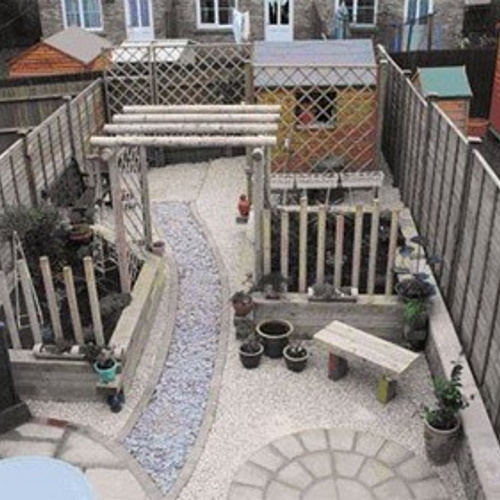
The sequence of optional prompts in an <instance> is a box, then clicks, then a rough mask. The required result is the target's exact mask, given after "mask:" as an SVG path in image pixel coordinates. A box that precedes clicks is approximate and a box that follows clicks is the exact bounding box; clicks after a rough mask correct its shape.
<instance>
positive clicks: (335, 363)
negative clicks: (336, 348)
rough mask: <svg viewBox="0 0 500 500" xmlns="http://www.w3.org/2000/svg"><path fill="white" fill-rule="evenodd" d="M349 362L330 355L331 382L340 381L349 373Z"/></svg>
mask: <svg viewBox="0 0 500 500" xmlns="http://www.w3.org/2000/svg"><path fill="white" fill-rule="evenodd" d="M347 368H348V365H347V360H345V359H344V358H341V357H340V356H336V355H335V354H332V353H330V358H329V359H328V378H329V379H330V380H339V379H341V378H342V377H343V376H344V375H345V374H346V373H347Z"/></svg>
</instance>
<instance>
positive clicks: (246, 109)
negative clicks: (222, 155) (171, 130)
mask: <svg viewBox="0 0 500 500" xmlns="http://www.w3.org/2000/svg"><path fill="white" fill-rule="evenodd" d="M280 111H281V106H280V105H274V104H270V105H268V104H208V105H179V106H124V107H123V112H124V113H126V114H155V113H159V114H169V113H173V114H181V113H189V114H201V113H205V114H226V113H250V114H258V113H264V114H267V113H280Z"/></svg>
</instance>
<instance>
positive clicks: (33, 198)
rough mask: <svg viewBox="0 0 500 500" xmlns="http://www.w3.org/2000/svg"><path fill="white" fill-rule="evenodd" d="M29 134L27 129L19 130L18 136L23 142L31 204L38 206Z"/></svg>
mask: <svg viewBox="0 0 500 500" xmlns="http://www.w3.org/2000/svg"><path fill="white" fill-rule="evenodd" d="M28 133H29V131H28V130H27V129H22V130H19V132H18V134H19V136H20V137H21V139H22V141H23V159H24V169H25V172H26V179H27V180H28V188H29V192H30V199H31V203H32V204H33V205H34V206H37V205H38V196H37V192H36V181H35V174H34V172H33V162H32V161H31V148H30V145H29V144H28Z"/></svg>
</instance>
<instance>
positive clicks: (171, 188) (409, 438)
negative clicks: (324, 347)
mask: <svg viewBox="0 0 500 500" xmlns="http://www.w3.org/2000/svg"><path fill="white" fill-rule="evenodd" d="M150 185H151V196H152V198H153V199H155V200H165V201H193V200H197V209H198V212H199V214H200V216H201V218H202V219H203V220H204V221H205V223H206V225H207V227H208V228H209V230H210V232H211V233H212V238H213V239H214V240H215V241H216V242H217V245H218V250H219V252H220V254H221V255H222V258H223V260H224V263H225V267H226V269H227V270H228V273H229V279H230V286H231V291H235V290H237V289H240V288H241V284H242V282H243V281H244V279H245V275H246V273H248V272H251V270H252V261H251V255H252V248H251V244H250V241H249V238H248V235H247V228H246V227H245V226H242V225H237V224H236V223H235V215H236V203H237V198H238V194H239V193H240V192H243V191H244V186H245V176H244V159H243V158H239V159H221V160H217V161H215V162H211V163H204V164H198V165H191V164H185V165H175V166H168V167H165V168H162V169H156V170H153V171H152V172H151V173H150ZM164 300H166V298H165V297H164ZM225 307H229V306H228V305H225ZM164 320H165V318H164V317H163V318H162V312H160V314H159V316H158V318H157V321H156V324H155V328H154V329H153V331H152V338H151V340H150V341H149V343H148V346H147V349H146V356H144V358H143V359H142V360H141V363H140V365H139V369H138V374H137V377H136V380H135V385H134V387H133V389H132V391H130V394H129V397H128V400H127V404H126V405H125V408H124V410H123V411H122V413H120V414H111V413H110V412H109V410H108V408H107V406H106V405H104V404H60V403H40V402H29V403H30V407H31V409H32V411H33V412H34V413H35V414H37V415H43V416H51V417H56V418H65V419H68V420H72V421H75V422H77V423H81V424H85V425H90V426H91V427H94V428H95V429H96V430H98V431H100V432H103V433H105V434H108V435H110V436H117V435H119V434H120V431H121V429H123V428H124V426H125V424H126V422H127V418H128V417H129V416H130V414H131V411H132V407H134V406H135V405H136V404H137V402H138V401H139V400H140V393H141V387H144V386H145V384H146V381H147V378H148V376H149V375H150V374H151V373H152V366H153V363H154V356H155V354H154V351H155V341H156V342H157V341H158V338H159V334H160V331H161V328H162V325H163V324H164ZM237 346H238V343H237V342H236V340H235V339H234V334H231V337H230V342H229V347H228V356H227V362H226V365H225V368H224V374H223V379H222V383H221V387H220V397H219V404H218V406H217V410H216V416H215V420H214V423H213V426H212V429H211V431H210V433H209V435H208V439H207V441H206V445H205V448H204V450H203V452H202V454H201V457H200V460H199V462H198V464H197V466H196V468H195V470H194V472H193V475H192V477H191V478H190V480H189V482H188V483H187V485H186V487H185V488H184V490H183V491H182V492H181V494H180V495H179V497H178V498H179V499H180V500H197V499H199V500H222V499H224V498H226V496H227V492H228V489H229V485H230V482H231V480H232V478H233V475H234V474H235V473H236V471H237V470H238V468H239V467H240V466H241V465H242V464H243V463H244V462H245V461H246V460H247V459H248V458H249V456H250V455H251V454H252V453H254V452H255V451H257V450H258V449H260V448H261V447H263V446H264V445H266V444H267V443H268V442H270V441H272V440H274V439H276V438H278V437H281V436H284V435H287V434H289V433H292V432H297V431H300V430H302V429H307V428H314V427H348V428H352V429H356V430H361V431H368V432H371V433H373V434H377V435H380V436H383V437H385V438H387V439H390V440H392V441H395V442H397V443H400V444H401V445H403V446H406V447H407V448H409V449H410V450H412V451H414V452H415V453H417V454H418V455H423V439H422V431H423V428H422V421H421V419H420V417H419V408H420V405H421V403H422V402H423V401H426V400H428V399H429V397H430V396H431V390H430V387H431V381H430V375H429V371H428V368H427V365H426V363H425V361H424V360H422V361H421V362H420V363H418V364H417V366H415V368H414V369H412V370H411V371H410V373H408V374H407V375H406V376H405V377H403V379H402V380H401V383H400V384H399V385H400V393H399V394H398V396H397V398H396V399H395V400H393V401H391V402H390V403H389V404H388V405H385V406H383V405H381V404H380V403H378V402H377V401H376V399H375V388H376V384H377V378H376V375H375V374H374V373H373V372H371V371H367V370H365V369H363V368H361V367H359V366H356V365H355V364H353V365H352V370H351V371H350V372H349V374H348V376H347V377H345V378H344V379H342V380H341V381H339V382H336V383H333V382H331V381H330V380H329V379H328V378H327V376H326V357H325V355H324V354H322V353H319V352H317V351H315V350H314V349H313V353H312V357H311V359H310V363H309V366H308V368H307V369H306V371H305V372H303V373H300V374H295V373H291V372H288V371H287V370H286V369H285V367H284V365H283V364H282V361H280V360H270V359H264V360H263V363H262V366H261V367H259V368H258V369H257V370H253V371H250V370H245V369H243V368H242V367H241V366H240V363H239V360H238V356H237ZM436 470H437V472H438V474H439V476H440V477H441V478H442V480H443V481H444V483H445V484H446V486H447V488H448V489H449V492H450V494H451V496H452V497H453V498H454V499H458V500H461V499H465V495H464V493H463V489H462V487H461V481H460V478H459V476H458V472H457V469H456V466H455V465H449V466H446V467H441V468H438V469H436Z"/></svg>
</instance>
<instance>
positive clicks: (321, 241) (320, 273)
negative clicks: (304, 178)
mask: <svg viewBox="0 0 500 500" xmlns="http://www.w3.org/2000/svg"><path fill="white" fill-rule="evenodd" d="M325 247H326V205H320V207H319V211H318V250H317V254H316V283H318V285H323V283H324V282H325Z"/></svg>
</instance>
